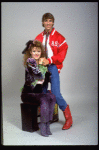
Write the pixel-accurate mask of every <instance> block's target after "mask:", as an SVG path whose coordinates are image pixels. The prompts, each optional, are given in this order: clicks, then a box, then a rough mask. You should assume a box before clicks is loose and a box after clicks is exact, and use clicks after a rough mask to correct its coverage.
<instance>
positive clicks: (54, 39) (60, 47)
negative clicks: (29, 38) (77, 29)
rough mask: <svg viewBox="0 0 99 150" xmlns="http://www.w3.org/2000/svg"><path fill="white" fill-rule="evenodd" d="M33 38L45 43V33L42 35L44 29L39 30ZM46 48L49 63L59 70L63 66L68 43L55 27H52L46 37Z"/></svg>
mask: <svg viewBox="0 0 99 150" xmlns="http://www.w3.org/2000/svg"><path fill="white" fill-rule="evenodd" d="M35 39H36V40H38V41H40V42H42V44H43V45H45V40H46V35H44V31H43V32H41V33H40V34H39V35H38V36H37V37H36V38H35ZM47 49H48V60H49V64H51V63H53V64H55V65H56V66H57V68H58V71H59V72H60V69H62V67H63V61H64V59H65V56H66V53H67V49H68V45H67V43H66V39H65V38H64V37H63V36H62V35H61V34H60V33H59V32H57V31H56V30H55V28H53V29H52V31H51V33H50V35H49V37H48V40H47Z"/></svg>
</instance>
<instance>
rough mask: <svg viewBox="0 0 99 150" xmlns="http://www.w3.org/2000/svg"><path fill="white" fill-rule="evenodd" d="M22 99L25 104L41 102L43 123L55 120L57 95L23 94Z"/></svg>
mask: <svg viewBox="0 0 99 150" xmlns="http://www.w3.org/2000/svg"><path fill="white" fill-rule="evenodd" d="M21 99H22V101H23V102H26V101H27V100H28V101H27V102H31V103H32V102H33V103H34V102H35V101H38V102H40V108H41V116H40V119H41V122H44V123H45V122H49V121H50V120H52V119H53V112H54V106H55V103H56V98H55V95H54V94H52V93H46V94H44V93H22V95H21Z"/></svg>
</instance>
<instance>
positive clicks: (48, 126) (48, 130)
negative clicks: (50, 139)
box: [46, 122, 52, 135]
mask: <svg viewBox="0 0 99 150" xmlns="http://www.w3.org/2000/svg"><path fill="white" fill-rule="evenodd" d="M46 133H47V134H48V135H52V133H51V131H50V122H47V123H46Z"/></svg>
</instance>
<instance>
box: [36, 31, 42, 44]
mask: <svg viewBox="0 0 99 150" xmlns="http://www.w3.org/2000/svg"><path fill="white" fill-rule="evenodd" d="M42 38H43V32H41V33H40V34H38V35H37V36H36V38H35V40H39V41H41V42H42Z"/></svg>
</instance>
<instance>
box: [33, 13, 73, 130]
mask: <svg viewBox="0 0 99 150" xmlns="http://www.w3.org/2000/svg"><path fill="white" fill-rule="evenodd" d="M53 25H54V16H53V15H52V14H51V13H45V14H44V15H43V17H42V26H43V27H44V28H45V30H44V31H43V32H41V33H40V34H39V35H38V36H37V37H36V38H35V39H37V40H39V41H40V42H42V43H43V45H44V46H45V52H46V58H41V60H40V61H42V64H43V65H48V70H49V71H50V72H51V92H52V93H53V94H54V95H55V96H56V102H57V104H58V105H59V108H60V109H61V110H62V111H63V114H64V117H65V119H66V122H65V124H64V126H63V128H62V129H63V130H66V129H69V128H70V127H71V126H72V123H73V121H72V116H71V112H70V108H69V105H67V103H66V101H65V100H64V98H63V97H62V95H61V93H60V79H59V73H60V70H61V69H62V67H63V61H64V59H65V56H66V53H67V49H68V45H67V43H66V39H65V38H64V37H63V36H62V35H61V34H60V33H59V32H57V31H56V30H55V28H54V27H53ZM47 87H48V85H46V86H45V87H44V92H45V93H46V92H47Z"/></svg>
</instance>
